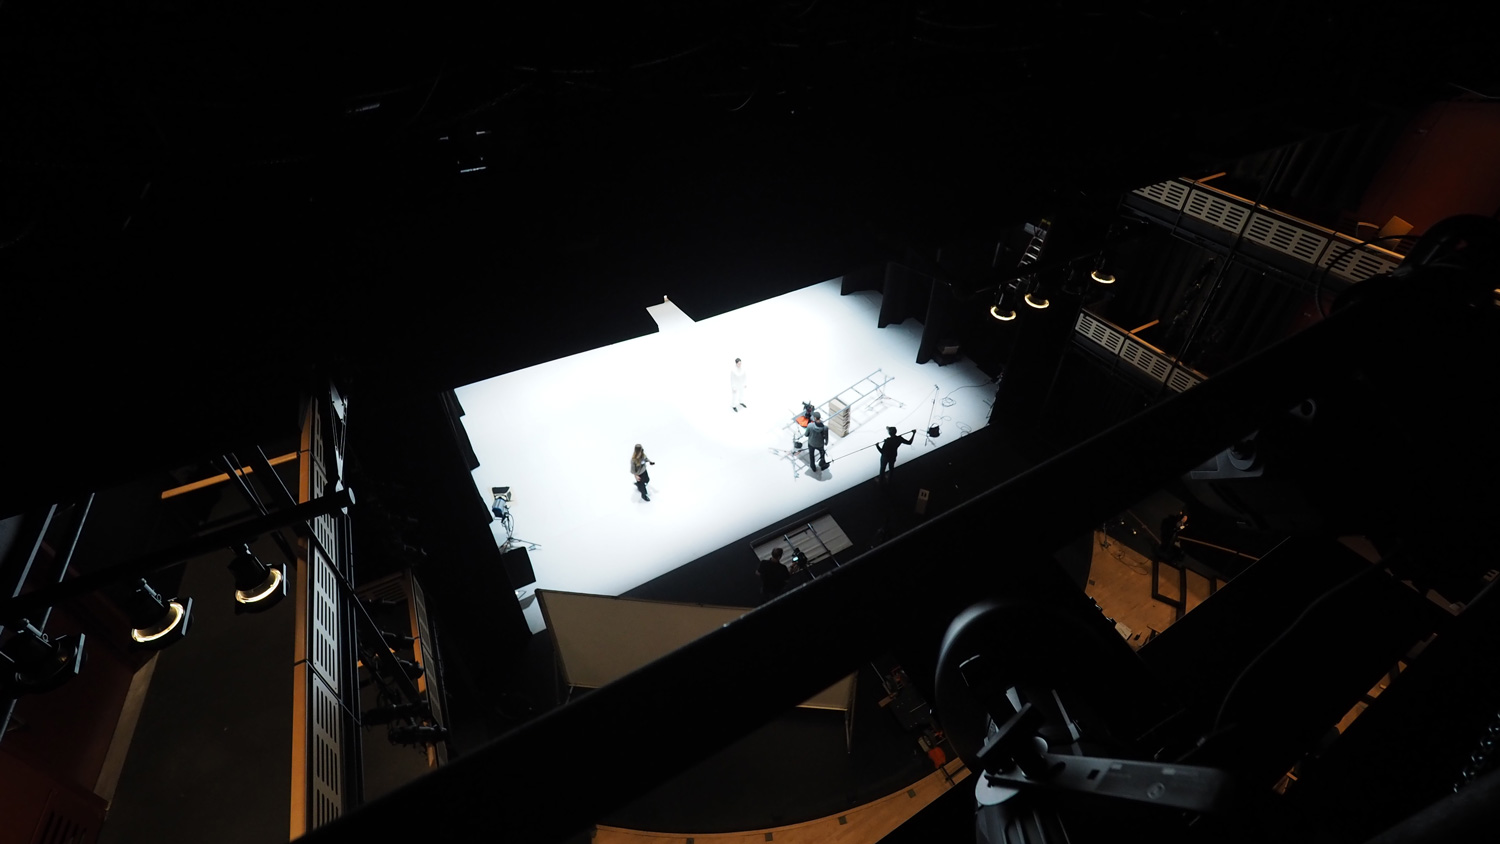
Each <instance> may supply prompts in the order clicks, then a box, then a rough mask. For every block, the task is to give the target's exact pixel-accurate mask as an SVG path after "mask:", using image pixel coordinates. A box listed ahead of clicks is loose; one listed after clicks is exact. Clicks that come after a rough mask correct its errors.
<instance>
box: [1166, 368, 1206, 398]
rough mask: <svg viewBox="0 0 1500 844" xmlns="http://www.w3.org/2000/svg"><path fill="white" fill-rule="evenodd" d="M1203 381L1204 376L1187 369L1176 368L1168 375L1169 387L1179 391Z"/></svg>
mask: <svg viewBox="0 0 1500 844" xmlns="http://www.w3.org/2000/svg"><path fill="white" fill-rule="evenodd" d="M1202 383H1203V379H1202V378H1199V377H1197V376H1196V375H1193V374H1192V373H1191V372H1188V371H1187V370H1185V369H1174V370H1172V374H1171V375H1169V376H1167V387H1168V388H1170V389H1171V390H1173V391H1174V392H1178V393H1180V392H1182V391H1183V390H1186V389H1187V388H1189V387H1193V386H1196V385H1198V384H1202Z"/></svg>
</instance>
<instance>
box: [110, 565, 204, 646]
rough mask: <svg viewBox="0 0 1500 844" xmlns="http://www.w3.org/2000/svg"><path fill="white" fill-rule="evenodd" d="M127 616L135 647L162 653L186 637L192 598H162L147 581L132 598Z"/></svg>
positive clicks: (137, 589)
mask: <svg viewBox="0 0 1500 844" xmlns="http://www.w3.org/2000/svg"><path fill="white" fill-rule="evenodd" d="M125 612H126V614H127V615H128V616H129V618H130V627H131V630H130V638H131V640H132V641H133V642H134V643H135V646H136V647H139V648H148V649H150V650H160V649H161V648H165V647H167V646H168V645H173V644H176V643H177V642H178V641H179V640H181V639H182V637H184V636H186V635H187V632H188V623H189V622H190V621H192V616H193V599H192V598H188V599H187V600H186V601H179V600H177V599H176V598H172V599H170V600H166V599H163V598H162V596H161V595H160V594H158V593H157V591H156V590H155V589H152V588H151V584H149V583H147V582H146V581H145V580H144V579H142V580H141V582H140V585H139V586H137V587H136V588H135V592H134V593H133V594H132V595H131V596H130V601H129V606H128V607H127V608H126V611H125Z"/></svg>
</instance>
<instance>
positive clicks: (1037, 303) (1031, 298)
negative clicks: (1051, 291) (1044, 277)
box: [1026, 285, 1052, 310]
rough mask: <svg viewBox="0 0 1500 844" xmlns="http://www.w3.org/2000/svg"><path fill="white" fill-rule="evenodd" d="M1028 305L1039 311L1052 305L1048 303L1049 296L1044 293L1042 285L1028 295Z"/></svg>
mask: <svg viewBox="0 0 1500 844" xmlns="http://www.w3.org/2000/svg"><path fill="white" fill-rule="evenodd" d="M1026 304H1028V305H1030V306H1031V307H1033V308H1036V309H1037V310H1041V309H1042V308H1045V307H1047V306H1048V305H1050V304H1052V303H1051V302H1050V301H1048V299H1047V295H1046V294H1045V293H1043V292H1042V288H1041V285H1037V287H1036V289H1035V290H1032V291H1031V292H1029V293H1027V294H1026Z"/></svg>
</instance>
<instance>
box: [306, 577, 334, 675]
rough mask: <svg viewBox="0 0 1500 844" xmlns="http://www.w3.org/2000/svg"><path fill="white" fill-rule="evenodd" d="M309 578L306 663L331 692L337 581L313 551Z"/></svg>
mask: <svg viewBox="0 0 1500 844" xmlns="http://www.w3.org/2000/svg"><path fill="white" fill-rule="evenodd" d="M308 556H309V558H310V559H311V562H310V563H309V565H308V568H309V569H310V570H311V571H310V573H311V575H312V577H311V580H312V596H311V599H312V607H311V609H312V612H311V613H310V614H309V616H310V621H311V625H312V629H311V630H309V631H308V634H309V639H308V645H309V646H308V653H307V661H308V664H310V665H311V666H312V667H313V668H314V669H315V670H316V671H317V672H318V675H319V676H320V677H322V678H323V681H324V682H326V683H327V684H328V685H329V686H330V687H331V688H332V689H333V690H334V691H335V692H337V691H338V690H339V680H338V676H339V669H338V665H339V593H338V588H339V585H338V582H337V581H336V580H334V577H333V573H332V572H330V571H329V570H328V564H327V560H326V558H324V557H323V554H322V552H320V551H318V550H317V549H316V548H314V549H312V550H311V552H310V553H309V555H308Z"/></svg>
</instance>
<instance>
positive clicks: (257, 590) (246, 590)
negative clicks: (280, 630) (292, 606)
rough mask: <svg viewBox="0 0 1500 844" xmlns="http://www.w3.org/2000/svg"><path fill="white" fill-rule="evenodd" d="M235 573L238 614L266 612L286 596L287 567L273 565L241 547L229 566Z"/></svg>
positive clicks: (244, 546) (246, 547) (235, 602)
mask: <svg viewBox="0 0 1500 844" xmlns="http://www.w3.org/2000/svg"><path fill="white" fill-rule="evenodd" d="M229 571H230V572H231V573H233V574H234V611H235V612H236V613H242V612H265V611H266V610H268V609H270V608H271V607H274V606H276V605H277V604H278V603H280V602H281V599H282V598H285V597H286V564H285V563H281V564H279V565H275V566H270V565H266V564H265V563H263V562H261V561H260V559H259V558H257V557H256V556H255V555H254V554H252V553H250V546H248V545H241V546H240V547H239V549H238V550H237V551H235V552H234V559H233V560H231V561H230V563H229Z"/></svg>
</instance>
